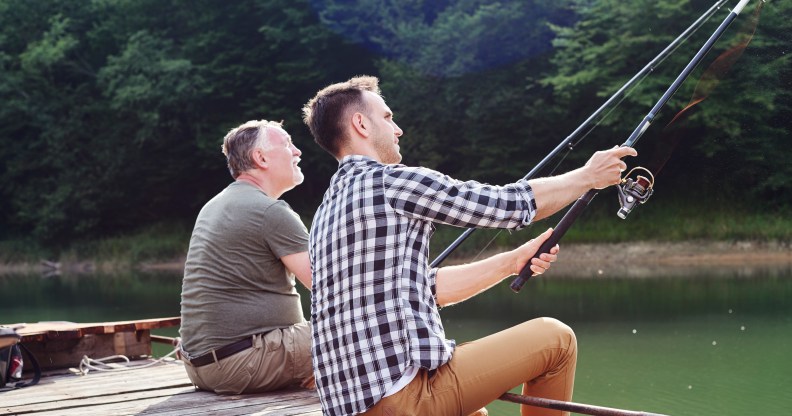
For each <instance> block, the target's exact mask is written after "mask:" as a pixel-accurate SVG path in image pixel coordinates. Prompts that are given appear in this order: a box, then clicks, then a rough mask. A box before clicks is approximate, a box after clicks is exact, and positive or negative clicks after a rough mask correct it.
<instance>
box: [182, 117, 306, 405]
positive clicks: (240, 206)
mask: <svg viewBox="0 0 792 416" xmlns="http://www.w3.org/2000/svg"><path fill="white" fill-rule="evenodd" d="M223 153H224V154H225V155H226V157H227V158H228V166H229V170H230V171H231V175H232V177H233V178H234V179H235V181H234V182H233V183H231V184H230V185H228V187H226V188H225V189H224V190H223V191H222V192H220V193H219V194H218V195H217V196H215V197H214V198H213V199H212V200H210V201H209V202H208V203H207V204H206V205H205V206H204V207H203V209H201V212H200V213H199V215H198V218H197V220H196V222H195V228H194V229H193V233H192V237H191V239H190V248H189V251H188V254H187V261H186V264H185V269H184V281H183V284H182V301H181V317H182V322H181V325H182V326H181V330H180V333H181V337H182V342H181V353H182V360H183V361H184V362H185V369H186V371H187V375H188V376H189V377H190V380H191V381H192V382H193V383H194V384H195V385H196V386H197V387H199V388H201V389H203V390H210V391H214V392H216V393H220V394H240V393H254V392H262V391H270V390H275V389H279V388H283V387H288V386H292V385H296V384H304V385H308V384H311V382H310V380H312V375H311V374H312V369H311V357H310V332H311V330H310V325H309V324H308V323H307V322H306V321H305V319H304V317H303V314H302V308H301V305H300V295H299V294H298V292H297V291H296V288H295V274H297V277H298V278H299V279H300V280H301V282H302V283H303V284H306V285H310V265H309V264H308V260H307V248H308V245H307V244H308V233H307V230H306V228H305V225H304V224H303V223H302V222H301V221H300V218H299V217H298V215H297V214H296V213H295V212H294V211H292V210H291V208H290V207H289V206H288V204H286V203H285V202H283V201H280V200H278V198H279V197H280V196H281V195H282V194H283V193H284V192H286V191H288V190H289V189H291V188H293V187H294V186H296V185H298V184H299V183H301V182H302V179H303V177H302V174H301V172H300V169H299V167H298V163H299V161H300V158H299V156H300V154H301V152H300V151H299V149H297V148H296V147H295V146H294V144H293V143H292V142H291V138H290V137H289V136H288V133H286V132H285V131H284V130H283V129H282V128H281V125H280V123H274V122H268V121H263V120H262V121H250V122H248V123H245V124H243V125H242V126H240V127H238V128H236V129H232V130H231V131H230V132H229V133H228V135H226V137H225V139H224V144H223ZM289 269H291V270H289ZM292 272H294V273H295V274H293V273H292Z"/></svg>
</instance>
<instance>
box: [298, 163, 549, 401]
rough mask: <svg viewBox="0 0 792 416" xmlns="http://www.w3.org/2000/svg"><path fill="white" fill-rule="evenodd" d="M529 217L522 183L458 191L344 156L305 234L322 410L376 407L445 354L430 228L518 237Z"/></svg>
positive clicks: (447, 182)
mask: <svg viewBox="0 0 792 416" xmlns="http://www.w3.org/2000/svg"><path fill="white" fill-rule="evenodd" d="M535 213H536V203H535V202H534V198H533V192H532V191H531V188H530V187H529V186H528V184H527V182H525V181H520V182H518V183H515V184H511V185H507V186H502V187H500V186H491V185H486V184H481V183H478V182H474V181H468V182H461V181H457V180H454V179H452V178H450V177H448V176H445V175H442V174H440V173H438V172H435V171H433V170H430V169H425V168H415V167H407V166H404V165H383V164H381V163H379V162H377V161H375V160H373V159H370V158H367V157H363V156H347V157H346V158H344V159H343V160H342V161H341V163H340V166H339V169H338V172H336V174H335V175H334V176H333V178H332V179H331V181H330V187H329V189H328V190H327V192H326V193H325V195H324V199H323V201H322V205H321V206H320V207H319V210H318V211H317V212H316V216H315V217H314V221H313V226H312V227H311V233H310V245H309V252H310V259H311V267H312V270H313V288H312V296H311V321H312V324H313V325H312V326H313V342H312V353H313V365H314V369H315V374H316V385H317V387H318V389H319V397H320V398H321V401H322V408H323V409H324V412H325V414H328V415H352V414H357V413H360V412H363V411H365V410H366V409H368V408H370V407H371V406H373V405H374V404H375V403H377V402H378V401H379V400H380V399H381V398H382V397H383V395H384V394H385V392H387V390H388V389H389V388H390V387H391V386H392V385H393V384H394V383H395V382H396V381H398V380H399V378H400V377H401V376H402V373H403V372H404V370H405V369H406V368H407V367H408V366H415V367H420V368H425V369H428V370H432V369H436V368H438V367H440V366H441V365H443V364H445V363H447V362H448V361H449V360H450V359H451V355H452V354H453V352H454V346H455V343H454V341H453V340H447V339H445V331H444V330H443V325H442V323H441V322H440V315H439V314H438V307H437V302H436V300H435V277H436V273H437V269H430V267H429V261H428V260H429V238H430V237H431V235H432V232H433V231H434V226H433V224H432V223H433V222H439V223H444V224H450V225H455V226H459V227H468V228H469V227H490V228H511V229H519V228H522V227H524V226H525V225H527V224H528V223H529V222H530V221H531V220H532V219H533V217H534V215H535Z"/></svg>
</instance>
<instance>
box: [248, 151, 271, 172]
mask: <svg viewBox="0 0 792 416" xmlns="http://www.w3.org/2000/svg"><path fill="white" fill-rule="evenodd" d="M250 158H251V159H252V160H253V165H254V166H256V167H257V168H259V169H267V168H268V167H269V166H268V165H267V159H266V158H265V157H264V151H263V150H261V148H256V149H253V151H252V152H250Z"/></svg>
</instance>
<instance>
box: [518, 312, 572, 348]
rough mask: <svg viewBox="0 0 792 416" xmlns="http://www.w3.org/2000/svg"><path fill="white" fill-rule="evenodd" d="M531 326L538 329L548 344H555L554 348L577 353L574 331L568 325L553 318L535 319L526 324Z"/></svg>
mask: <svg viewBox="0 0 792 416" xmlns="http://www.w3.org/2000/svg"><path fill="white" fill-rule="evenodd" d="M526 324H530V325H531V326H534V327H538V328H539V331H540V332H541V333H542V335H543V338H544V339H545V340H547V341H548V342H551V343H554V344H556V345H555V347H558V348H563V349H567V350H569V351H577V337H576V336H575V331H573V330H572V328H570V327H569V325H567V324H565V323H563V322H561V321H559V320H558V319H555V318H536V319H533V320H530V321H528V322H526Z"/></svg>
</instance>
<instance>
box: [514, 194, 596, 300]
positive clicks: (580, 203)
mask: <svg viewBox="0 0 792 416" xmlns="http://www.w3.org/2000/svg"><path fill="white" fill-rule="evenodd" d="M597 192H598V191H597V190H596V189H591V190H589V191H588V192H586V193H585V194H583V196H581V197H580V198H578V200H577V201H575V203H574V204H573V205H572V208H569V211H567V212H566V214H564V217H563V218H561V221H559V222H558V224H557V225H556V226H555V228H554V229H553V233H552V234H550V237H548V238H547V240H545V242H544V243H542V245H541V246H540V247H539V250H536V254H535V255H534V256H533V257H532V258H531V259H530V260H528V263H525V267H523V269H522V270H521V271H520V274H518V275H517V277H516V278H514V280H513V281H512V282H511V285H509V287H511V289H512V290H513V291H515V292H519V291H520V289H522V287H523V285H525V283H526V282H527V281H528V279H530V278H531V276H532V275H533V272H532V271H531V262H532V261H533V259H536V258H539V256H540V255H542V254H544V253H549V252H550V250H551V249H552V248H553V247H555V245H556V244H558V242H559V241H561V238H563V237H564V234H566V232H567V230H569V227H571V226H572V224H574V222H575V220H576V219H577V217H578V216H580V213H582V212H583V210H584V209H586V206H587V205H588V204H589V203H590V202H591V200H592V199H594V197H595V196H597Z"/></svg>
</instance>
